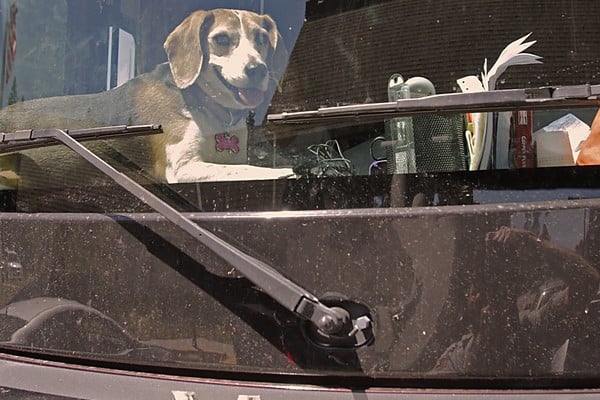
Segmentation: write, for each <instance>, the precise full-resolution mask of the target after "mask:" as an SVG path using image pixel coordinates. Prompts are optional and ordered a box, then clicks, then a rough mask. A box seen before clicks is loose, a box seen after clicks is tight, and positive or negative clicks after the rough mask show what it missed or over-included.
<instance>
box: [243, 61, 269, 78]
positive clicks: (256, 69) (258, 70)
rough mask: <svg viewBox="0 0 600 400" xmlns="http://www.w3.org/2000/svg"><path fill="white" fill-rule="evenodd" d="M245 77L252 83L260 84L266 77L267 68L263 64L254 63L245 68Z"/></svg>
mask: <svg viewBox="0 0 600 400" xmlns="http://www.w3.org/2000/svg"><path fill="white" fill-rule="evenodd" d="M245 71H246V76H247V77H248V78H249V79H250V80H251V81H253V82H257V83H258V82H261V81H262V80H263V79H265V77H266V76H267V67H266V66H265V64H262V63H258V62H254V63H250V64H248V65H247V66H246V68H245Z"/></svg>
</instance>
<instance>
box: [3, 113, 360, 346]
mask: <svg viewBox="0 0 600 400" xmlns="http://www.w3.org/2000/svg"><path fill="white" fill-rule="evenodd" d="M133 128H134V127H124V126H119V127H106V128H97V129H91V130H80V131H70V135H69V134H68V133H67V132H65V131H63V130H60V129H46V130H35V131H34V130H28V131H17V132H14V133H3V134H2V136H0V138H1V139H2V140H1V141H0V153H5V152H9V151H14V149H15V148H18V147H19V144H21V145H22V147H27V145H29V147H31V146H35V144H34V143H33V142H36V144H37V145H40V143H42V144H47V143H48V141H49V140H50V141H58V142H60V143H62V144H64V145H65V146H67V147H69V148H70V149H71V150H73V151H74V152H75V153H77V154H78V155H79V156H80V157H82V158H84V159H85V160H86V161H88V162H89V163H91V164H92V165H93V166H94V167H95V168H97V169H98V170H100V171H101V172H102V173H103V174H105V175H106V176H107V177H109V178H110V179H112V180H113V181H114V182H115V183H117V184H118V185H120V186H121V187H123V188H124V189H125V190H127V191H128V192H129V193H131V194H133V195H134V196H135V197H137V198H138V199H140V200H141V201H143V202H144V203H146V204H147V205H148V206H150V207H151V208H153V209H154V210H155V211H157V212H158V213H160V214H161V215H163V216H164V217H165V218H166V219H167V220H169V221H171V222H172V223H174V224H175V225H177V226H178V227H179V228H181V229H182V230H184V231H185V232H187V233H188V234H190V235H191V236H192V237H194V238H195V239H196V240H198V241H199V242H200V243H202V244H203V245H204V246H206V247H208V248H209V249H210V250H212V251H213V252H214V253H215V254H216V255H218V256H219V257H221V258H222V259H223V260H225V261H226V262H227V263H229V264H230V265H232V266H233V267H235V268H236V269H237V270H238V271H239V272H240V273H242V274H243V275H244V276H245V277H246V278H247V279H248V280H250V281H251V282H252V283H253V284H255V285H256V286H257V287H259V288H260V289H261V290H262V291H263V292H264V293H266V294H267V295H269V296H270V297H272V298H273V299H274V300H275V301H277V302H278V303H279V304H281V305H282V306H284V307H285V308H286V309H288V310H289V311H291V312H293V313H295V314H296V315H298V316H300V317H301V318H303V319H305V320H308V321H310V322H312V324H314V326H315V327H316V328H317V329H318V330H319V331H321V332H323V333H324V334H326V335H332V336H338V335H340V336H342V337H344V336H346V337H350V338H351V337H352V336H353V335H357V336H358V334H362V333H361V332H357V329H356V328H357V327H355V326H353V325H352V322H351V320H350V314H349V313H348V311H347V310H345V309H343V308H341V307H335V306H332V307H328V306H326V305H325V304H323V303H322V302H320V301H319V299H317V297H316V296H314V295H313V294H312V293H310V292H309V291H308V290H306V289H304V288H303V287H301V286H299V285H297V284H296V283H294V282H292V281H291V280H290V279H288V278H286V277H284V276H283V275H282V274H281V273H280V272H278V271H277V270H275V269H274V268H273V267H271V266H270V265H268V264H266V263H265V262H263V261H261V260H258V259H256V258H254V257H252V256H250V255H249V254H247V253H245V252H243V251H242V250H240V249H238V248H237V247H235V246H233V245H232V244H230V243H228V242H227V241H225V240H223V239H221V238H219V237H218V236H217V235H215V234H213V233H212V232H209V231H207V230H205V229H203V228H201V227H200V226H198V225H197V224H196V223H194V222H193V221H192V220H190V219H189V218H187V217H186V216H185V215H183V214H182V213H180V212H179V211H177V210H176V209H174V208H173V207H171V206H170V205H169V204H167V203H166V202H164V201H163V200H161V199H160V198H159V197H157V196H156V195H154V194H153V193H152V192H150V191H149V190H147V189H146V188H144V187H143V186H141V185H140V184H138V183H137V182H135V181H134V180H133V179H131V178H129V177H128V176H126V175H125V174H123V173H121V172H119V171H117V170H116V169H115V168H113V167H112V166H111V165H110V164H108V163H107V162H105V161H104V160H102V159H101V158H100V157H98V156H97V155H96V154H94V153H93V152H91V151H90V150H89V149H87V148H86V147H84V146H83V145H81V144H80V143H79V142H78V141H77V140H75V138H74V137H73V136H79V137H83V138H90V139H91V138H92V136H93V138H96V139H98V138H101V137H115V136H119V132H121V134H122V135H128V134H131V133H132V130H135V131H136V134H144V133H158V132H160V131H161V130H160V127H159V126H158V125H147V126H143V127H135V129H133ZM40 141H41V142H40ZM365 318H367V317H366V316H364V317H361V318H358V320H359V322H360V323H361V324H362V325H364V324H365ZM369 324H370V320H369ZM359 328H360V327H359ZM361 341H362V340H361ZM353 344H356V343H353Z"/></svg>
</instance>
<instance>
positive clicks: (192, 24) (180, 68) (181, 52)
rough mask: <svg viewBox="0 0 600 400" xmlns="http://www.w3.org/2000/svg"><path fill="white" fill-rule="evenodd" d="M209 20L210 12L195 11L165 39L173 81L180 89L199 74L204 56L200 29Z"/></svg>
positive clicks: (185, 86)
mask: <svg viewBox="0 0 600 400" xmlns="http://www.w3.org/2000/svg"><path fill="white" fill-rule="evenodd" d="M211 21H212V14H211V13H210V12H208V11H202V10H200V11H196V12H194V13H192V14H190V15H189V16H188V17H187V18H186V19H184V20H183V22H182V23H181V24H179V26H178V27H177V28H175V30H173V32H171V34H170V35H169V36H168V37H167V40H165V44H164V46H163V47H164V49H165V52H166V53H167V58H168V60H169V66H170V67H171V73H172V74H173V78H174V79H175V83H176V84H177V87H178V88H180V89H185V88H187V87H189V86H191V85H192V84H193V83H194V82H195V81H196V79H198V75H200V70H201V69H202V60H203V56H204V52H203V49H202V42H201V38H200V37H201V31H202V29H203V26H206V25H208V24H210V23H212V22H211Z"/></svg>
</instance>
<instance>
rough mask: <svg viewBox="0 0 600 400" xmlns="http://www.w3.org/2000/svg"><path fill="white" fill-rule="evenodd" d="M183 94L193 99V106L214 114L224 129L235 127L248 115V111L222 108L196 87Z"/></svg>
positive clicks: (186, 90)
mask: <svg viewBox="0 0 600 400" xmlns="http://www.w3.org/2000/svg"><path fill="white" fill-rule="evenodd" d="M184 93H185V94H187V95H189V96H190V97H191V98H192V99H193V105H194V106H196V107H198V108H204V109H206V110H208V111H209V112H210V113H212V114H214V115H215V116H216V117H217V119H218V120H219V121H220V122H221V123H223V124H224V126H225V127H226V129H229V128H231V127H232V126H234V125H237V124H238V123H239V122H240V121H241V120H242V119H243V118H245V117H246V115H247V113H248V110H231V109H229V108H226V107H223V106H222V105H220V104H219V103H217V102H216V101H214V100H213V99H212V97H210V96H209V95H208V94H206V92H205V91H204V90H202V89H201V88H200V87H198V86H197V85H193V86H192V87H190V88H188V89H185V91H184Z"/></svg>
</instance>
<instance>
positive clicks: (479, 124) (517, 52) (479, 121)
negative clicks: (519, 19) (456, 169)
mask: <svg viewBox="0 0 600 400" xmlns="http://www.w3.org/2000/svg"><path fill="white" fill-rule="evenodd" d="M529 36H531V32H530V33H528V34H527V35H525V36H523V37H520V38H519V39H517V40H515V41H513V42H511V43H509V44H508V45H507V46H506V47H505V48H504V49H503V50H502V51H501V52H500V55H499V56H498V59H497V60H496V62H495V63H494V65H492V67H491V68H490V69H489V71H488V60H487V58H485V59H484V61H483V71H482V72H481V78H478V77H477V76H475V75H469V76H465V77H462V78H460V79H457V80H456V83H457V84H458V87H459V88H460V90H461V92H463V93H473V92H483V91H488V90H495V89H496V82H498V78H499V77H500V75H502V74H503V73H504V71H506V69H507V68H508V67H510V66H513V65H528V64H541V63H542V62H541V61H540V59H541V58H542V57H540V56H538V55H535V54H531V53H524V51H525V50H527V49H528V48H530V47H531V46H533V45H534V44H535V43H536V41H535V40H532V41H530V42H525V40H526V39H527V38H528V37H529ZM472 118H473V132H469V133H468V134H467V139H468V140H469V143H468V147H469V149H470V150H471V165H470V169H472V170H473V169H479V168H480V167H481V166H482V163H481V161H482V157H483V154H484V152H485V139H486V132H487V131H488V129H486V128H488V127H487V126H486V125H487V121H488V118H487V115H486V113H473V114H472ZM490 134H491V133H490ZM484 168H485V167H484Z"/></svg>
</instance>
